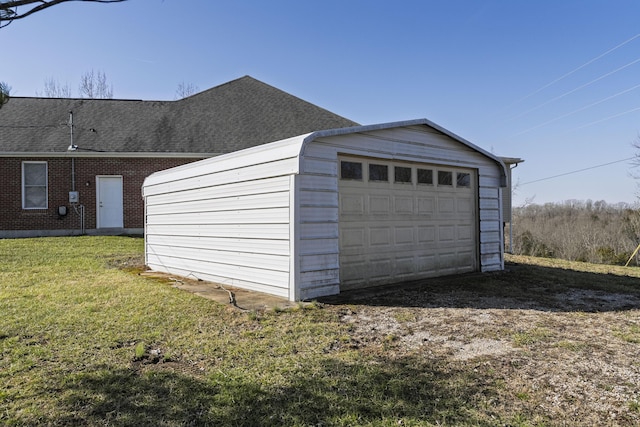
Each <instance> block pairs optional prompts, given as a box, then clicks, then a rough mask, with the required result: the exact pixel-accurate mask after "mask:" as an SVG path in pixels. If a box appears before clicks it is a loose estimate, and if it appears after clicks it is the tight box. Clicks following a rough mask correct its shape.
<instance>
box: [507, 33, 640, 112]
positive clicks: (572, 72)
mask: <svg viewBox="0 0 640 427" xmlns="http://www.w3.org/2000/svg"><path fill="white" fill-rule="evenodd" d="M638 37H640V33H638V34H636V35H635V36H633V37H631V38H630V39H627V40H625V41H623V42H622V43H620V44H618V45H617V46H614V47H612V48H611V49H609V50H607V51H606V52H604V53H601V54H600V55H598V56H596V57H595V58H593V59H590V60H589V61H587V62H585V63H584V64H582V65H580V66H579V67H578V68H575V69H573V70H571V71H569V72H568V73H566V74H564V75H562V76H560V77H558V78H557V79H555V80H553V81H551V82H549V83H547V84H546V85H544V86H542V87H541V88H539V89H537V90H535V91H533V92H531V93H530V94H529V95H526V96H524V97H522V98H520V99H519V100H517V101H516V102H514V103H513V104H511V106H513V105H516V104H519V103H521V102H522V101H524V100H525V99H528V98H531V97H532V96H533V95H536V94H537V93H539V92H542V91H543V90H545V89H546V88H548V87H549V86H552V85H554V84H556V83H558V82H559V81H561V80H563V79H565V78H567V77H569V76H570V75H572V74H574V73H576V72H578V71H580V70H581V69H583V68H584V67H586V66H588V65H591V64H593V63H594V62H596V61H597V60H599V59H601V58H603V57H605V56H606V55H608V54H610V53H611V52H614V51H616V50H618V49H620V48H621V47H622V46H624V45H626V44H627V43H630V42H632V41H633V40H635V39H637V38H638Z"/></svg>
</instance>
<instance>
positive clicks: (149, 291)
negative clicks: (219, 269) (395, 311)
mask: <svg viewBox="0 0 640 427" xmlns="http://www.w3.org/2000/svg"><path fill="white" fill-rule="evenodd" d="M142 251H143V240H142V239H139V238H129V237H87V236H83V237H73V238H42V239H17V240H0V424H2V425H117V426H120V425H131V426H141V425H154V426H183V425H184V426H187V425H212V426H218V425H219V426H270V425H273V426H280V425H285V426H311V425H313V426H351V425H371V426H398V425H403V426H418V425H419V426H423V425H479V426H493V425H522V426H524V425H534V424H536V425H554V420H553V419H552V418H549V417H548V416H546V415H544V414H542V415H540V414H535V413H534V415H535V416H534V415H531V413H529V415H531V418H528V417H527V416H526V415H523V412H522V410H521V409H519V407H518V406H517V405H516V406H515V407H513V408H510V407H509V402H508V401H504V397H503V396H504V395H505V394H506V393H504V390H505V388H506V387H508V384H507V385H505V379H504V378H502V377H501V376H500V375H495V372H494V371H493V369H494V368H493V367H492V366H489V365H487V366H489V367H488V368H486V369H485V368H483V367H482V366H484V365H481V364H478V363H473V364H467V363H462V362H460V361H456V360H452V359H451V358H446V357H439V356H437V355H435V356H429V357H426V356H424V355H423V354H419V353H417V352H413V353H412V352H402V353H400V352H398V351H396V350H397V349H398V347H397V346H398V345H399V343H398V342H397V341H396V339H395V338H394V336H392V335H386V336H385V337H384V339H382V340H381V341H380V342H376V343H372V344H371V345H369V344H367V343H366V342H362V341H354V339H353V336H352V333H353V326H352V325H350V324H349V323H348V322H344V321H341V317H342V316H344V313H345V310H347V311H348V310H351V308H353V307H352V306H346V305H344V306H341V305H330V306H325V305H323V304H309V305H299V306H296V307H295V308H293V309H287V310H269V311H249V312H247V311H242V310H238V309H236V308H234V307H232V306H229V305H222V304H219V303H215V302H213V301H210V300H206V299H204V298H201V297H198V296H196V295H193V294H191V293H188V292H184V291H180V290H178V289H176V288H174V287H172V286H171V284H170V283H167V282H163V281H160V280H158V279H152V278H149V277H145V276H142V275H138V274H137V272H136V271H132V270H127V269H122V268H117V266H118V265H119V264H126V263H124V262H122V263H121V261H126V260H128V259H139V258H140V257H141V255H142ZM469 280H473V278H471V279H469ZM487 280H489V279H483V286H484V287H485V288H486V287H487V286H488V285H487ZM500 280H504V278H502V279H500ZM625 283H626V282H625ZM405 318H406V319H408V320H406V321H407V322H408V321H412V320H415V316H413V315H411V316H409V315H405V316H404V317H402V318H401V317H399V319H405ZM402 321H405V320H402ZM631 326H633V325H631ZM620 331H622V330H620ZM634 331H635V332H634ZM623 332H624V333H626V334H627V336H629V337H630V338H627V341H625V343H626V344H628V345H635V346H636V347H635V348H637V342H636V343H635V344H634V343H633V340H636V339H637V338H640V337H638V336H637V335H638V334H637V329H633V327H629V328H627V329H624V331H623ZM619 333H622V332H619ZM540 341H544V340H542V339H540ZM525 344H527V345H528V342H527V343H525ZM566 346H568V344H567V345H566ZM572 348H573V347H572ZM563 350H564V348H563ZM567 351H569V350H567ZM479 367H480V368H479ZM492 372H493V373H492ZM530 394H531V393H530V392H529V393H524V392H522V393H520V394H518V393H516V392H514V393H513V395H514V396H516V397H514V400H515V401H518V402H520V401H522V400H524V399H525V398H526V399H529V395H530ZM518 405H520V406H521V404H520V403H518ZM638 407H640V405H638ZM525 414H526V412H525ZM531 420H538V421H536V422H535V423H534V422H533V421H531ZM560 424H562V423H558V425H560Z"/></svg>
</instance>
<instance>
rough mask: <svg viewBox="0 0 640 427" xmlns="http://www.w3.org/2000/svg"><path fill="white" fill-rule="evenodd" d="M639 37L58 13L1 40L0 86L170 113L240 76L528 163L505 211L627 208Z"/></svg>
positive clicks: (460, 4)
mask: <svg viewBox="0 0 640 427" xmlns="http://www.w3.org/2000/svg"><path fill="white" fill-rule="evenodd" d="M638 22H640V2H639V1H637V0H601V1H594V0H573V1H561V0H536V1H507V0H486V1H485V0H446V1H444V0H442V1H432V0H421V1H418V0H415V1H401V0H398V1H393V2H392V1H377V0H322V1H307V0H305V1H301V0H286V1H285V0H271V1H264V0H251V1H249V0H247V1H243V0H233V1H212V0H189V1H184V0H183V1H180V0H164V1H163V0H129V1H128V2H125V3H119V4H111V5H108V4H91V3H81V2H69V3H66V4H63V5H60V6H55V7H53V8H51V9H48V10H46V11H43V12H40V13H38V14H35V15H33V16H31V17H29V18H26V19H24V20H21V21H16V22H14V23H12V24H11V25H9V26H8V27H6V28H2V29H0V45H2V46H3V55H2V62H1V63H0V81H5V82H6V83H8V84H9V85H10V86H11V87H12V94H13V95H15V96H35V95H36V93H37V92H39V93H42V92H43V89H44V81H45V80H46V79H49V78H53V79H55V80H57V81H59V82H60V83H62V84H68V85H69V86H70V87H71V88H72V90H73V91H74V92H75V91H76V90H77V86H78V83H79V80H80V76H81V75H82V74H83V73H85V72H87V71H89V70H91V69H93V70H96V71H102V72H104V73H105V74H106V75H107V78H108V80H109V81H110V82H111V83H112V84H113V88H114V96H115V97H116V98H133V99H149V100H171V99H174V98H175V96H176V89H177V87H178V84H179V83H181V82H184V83H186V84H193V85H196V86H198V87H199V89H200V90H205V89H208V88H210V87H213V86H216V85H219V84H222V83H224V82H227V81H229V80H233V79H236V78H238V77H241V76H244V75H251V76H253V77H255V78H257V79H259V80H262V81H264V82H265V83H268V84H270V85H273V86H276V87H278V88H280V89H282V90H284V91H286V92H289V93H291V94H293V95H295V96H298V97H300V98H302V99H305V100H307V101H310V102H312V103H314V104H317V105H319V106H321V107H324V108H326V109H328V110H331V111H333V112H335V113H337V114H340V115H342V116H345V117H348V118H350V119H352V120H355V121H357V122H359V123H362V124H372V123H382V122H393V121H399V120H408V119H416V118H427V119H430V120H432V121H434V122H436V123H438V124H439V125H441V126H443V127H445V128H447V129H449V130H450V131H452V132H454V133H456V134H458V135H460V136H462V137H463V138H466V139H467V140H469V141H471V142H473V143H474V144H476V145H479V146H481V147H483V148H485V149H486V150H488V151H491V152H493V153H495V154H497V155H501V156H511V157H521V158H524V159H525V163H522V164H521V165H520V166H518V167H517V168H516V169H515V170H514V177H515V180H516V181H518V182H519V185H518V188H517V190H516V194H515V198H514V201H515V204H516V205H521V204H523V203H525V202H530V201H533V202H535V203H545V202H553V201H564V200H569V199H578V200H586V199H592V200H594V201H595V200H606V201H607V202H611V203H616V202H627V203H633V202H636V201H637V200H638V188H637V183H638V182H640V181H638V180H636V179H634V178H633V176H632V175H633V174H637V175H640V168H635V169H634V168H633V167H632V164H631V163H630V162H629V161H624V162H617V161H619V160H622V159H628V158H631V157H633V156H634V155H636V154H637V153H638V150H636V149H635V148H633V146H632V143H633V142H634V141H636V140H638V139H639V138H640V137H639V135H640V61H638V60H639V59H640V35H639V34H640V25H638ZM636 36H637V38H634V37H636ZM634 61H638V62H634ZM74 95H75V93H74ZM609 162H617V163H613V164H610V165H608V166H602V167H598V168H594V169H591V168H592V167H594V166H598V165H603V164H605V163H609ZM581 169H589V170H587V171H583V172H580V173H575V174H569V175H564V176H561V177H557V178H553V179H547V180H543V181H538V182H533V183H532V182H531V181H536V180H540V179H544V178H548V177H553V176H556V175H562V174H565V173H568V172H573V171H577V170H581Z"/></svg>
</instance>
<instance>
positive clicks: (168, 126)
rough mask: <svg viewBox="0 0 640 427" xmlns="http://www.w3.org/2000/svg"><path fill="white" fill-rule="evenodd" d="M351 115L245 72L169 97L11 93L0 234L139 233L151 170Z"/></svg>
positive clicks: (3, 122) (2, 127)
mask: <svg viewBox="0 0 640 427" xmlns="http://www.w3.org/2000/svg"><path fill="white" fill-rule="evenodd" d="M355 125H357V123H355V122H353V121H351V120H348V119H346V118H343V117H340V116H338V115H336V114H333V113H331V112H329V111H327V110H324V109H322V108H320V107H317V106H315V105H313V104H310V103H308V102H306V101H303V100H301V99H299V98H297V97H295V96H292V95H290V94H288V93H286V92H283V91H281V90H279V89H277V88H274V87H272V86H269V85H267V84H265V83H262V82H260V81H258V80H256V79H254V78H252V77H249V76H245V77H242V78H240V79H237V80H233V81H231V82H228V83H225V84H222V85H220V86H217V87H214V88H212V89H209V90H206V91H204V92H201V93H198V94H195V95H193V96H190V97H187V98H184V99H181V100H177V101H142V100H102V99H101V100H94V99H75V98H69V99H67V98H64V99H61V98H23V97H12V98H11V100H10V101H9V103H7V104H5V105H4V106H3V107H2V109H0V182H3V183H4V188H3V190H4V191H2V192H1V193H0V238H8V237H31V236H56V235H74V234H83V233H86V234H125V233H130V234H141V233H142V232H143V227H144V204H143V199H142V196H141V187H142V183H143V181H144V179H145V178H146V177H147V176H149V175H150V174H151V173H153V172H156V171H159V170H163V169H168V168H171V167H174V166H178V165H182V164H185V163H189V162H193V161H195V160H201V159H204V158H209V157H214V156H217V155H220V154H224V153H230V152H233V151H237V150H241V149H244V148H248V147H252V146H255V145H260V144H263V143H265V142H268V141H277V140H281V139H284V138H287V137H291V136H296V135H301V134H305V133H308V132H313V131H317V130H320V129H334V128H344V127H351V126H355Z"/></svg>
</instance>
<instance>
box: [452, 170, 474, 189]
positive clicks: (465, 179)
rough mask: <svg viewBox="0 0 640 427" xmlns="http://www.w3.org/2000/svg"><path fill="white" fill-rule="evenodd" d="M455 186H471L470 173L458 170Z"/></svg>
mask: <svg viewBox="0 0 640 427" xmlns="http://www.w3.org/2000/svg"><path fill="white" fill-rule="evenodd" d="M456 187H466V188H469V187H471V175H470V174H468V173H462V172H458V173H457V174H456Z"/></svg>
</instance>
